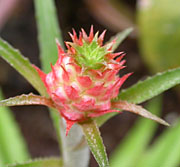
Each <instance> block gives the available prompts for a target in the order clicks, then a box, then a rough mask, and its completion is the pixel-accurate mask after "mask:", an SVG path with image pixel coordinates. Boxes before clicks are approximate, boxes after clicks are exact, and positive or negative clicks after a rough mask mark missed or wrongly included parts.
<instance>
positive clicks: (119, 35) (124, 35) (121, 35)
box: [107, 28, 133, 51]
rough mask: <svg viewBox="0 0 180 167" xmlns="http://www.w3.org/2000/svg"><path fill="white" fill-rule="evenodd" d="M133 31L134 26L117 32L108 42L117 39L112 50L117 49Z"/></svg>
mask: <svg viewBox="0 0 180 167" xmlns="http://www.w3.org/2000/svg"><path fill="white" fill-rule="evenodd" d="M132 31H133V28H127V29H125V30H124V31H122V32H119V33H117V34H116V35H115V36H113V37H111V39H110V40H109V41H108V42H107V43H109V42H111V41H113V40H116V43H115V44H114V45H113V47H112V51H115V50H116V49H117V48H118V46H119V45H120V44H121V43H122V42H123V41H124V39H125V38H127V36H128V35H129V34H130V33H131V32H132Z"/></svg>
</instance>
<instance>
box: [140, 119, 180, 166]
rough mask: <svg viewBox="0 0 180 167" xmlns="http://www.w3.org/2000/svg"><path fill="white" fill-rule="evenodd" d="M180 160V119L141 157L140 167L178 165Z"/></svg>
mask: <svg viewBox="0 0 180 167" xmlns="http://www.w3.org/2000/svg"><path fill="white" fill-rule="evenodd" d="M179 162H180V119H179V120H178V122H177V123H176V124H175V125H174V126H171V127H170V128H169V129H168V130H166V131H165V132H164V133H163V134H162V135H161V136H160V137H159V139H157V140H156V142H155V143H154V144H153V145H152V146H151V147H150V149H149V150H148V151H147V152H146V154H144V156H142V157H141V159H140V161H139V163H138V164H137V166H138V167H144V166H146V167H159V166H163V167H177V166H179Z"/></svg>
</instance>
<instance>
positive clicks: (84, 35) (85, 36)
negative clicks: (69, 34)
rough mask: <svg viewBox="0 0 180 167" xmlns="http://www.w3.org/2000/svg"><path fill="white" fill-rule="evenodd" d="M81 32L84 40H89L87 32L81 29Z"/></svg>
mask: <svg viewBox="0 0 180 167" xmlns="http://www.w3.org/2000/svg"><path fill="white" fill-rule="evenodd" d="M81 31H82V37H83V39H84V40H85V41H87V40H88V36H87V34H86V32H85V31H84V29H83V28H82V29H81Z"/></svg>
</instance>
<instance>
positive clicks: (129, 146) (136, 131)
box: [110, 96, 162, 167]
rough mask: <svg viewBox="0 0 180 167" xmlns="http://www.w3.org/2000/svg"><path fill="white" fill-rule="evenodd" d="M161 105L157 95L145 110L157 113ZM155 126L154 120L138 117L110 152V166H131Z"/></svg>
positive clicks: (135, 161)
mask: <svg viewBox="0 0 180 167" xmlns="http://www.w3.org/2000/svg"><path fill="white" fill-rule="evenodd" d="M161 105H162V102H161V97H159V96H158V97H156V98H155V99H153V100H151V101H150V102H149V104H148V106H147V110H148V111H150V112H151V113H153V114H156V115H159V113H160V111H161ZM156 127H157V123H156V122H154V121H151V120H147V119H144V118H139V119H138V120H137V121H136V123H135V125H133V127H132V129H131V130H130V131H129V132H128V134H127V136H126V137H125V138H124V139H123V141H122V142H121V143H120V145H119V146H118V147H117V148H116V149H115V151H114V153H113V154H112V156H111V158H110V164H111V167H121V166H125V167H132V166H134V165H135V164H137V161H138V160H139V158H141V156H142V155H143V153H144V151H145V149H146V147H147V145H148V144H149V142H150V140H151V139H152V137H153V135H154V131H155V129H156Z"/></svg>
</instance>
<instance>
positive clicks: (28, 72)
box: [0, 38, 47, 95]
mask: <svg viewBox="0 0 180 167" xmlns="http://www.w3.org/2000/svg"><path fill="white" fill-rule="evenodd" d="M0 56H1V57H2V58H3V59H4V60H6V61H7V62H8V63H9V64H10V65H11V66H12V67H14V68H15V69H16V70H17V71H18V72H19V73H20V74H21V75H22V76H23V77H24V78H25V79H26V80H27V81H28V82H29V83H31V85H32V86H33V87H34V88H35V89H36V90H37V91H39V92H40V93H41V94H43V95H47V93H46V88H45V86H44V84H43V82H42V81H41V79H40V77H39V75H38V73H37V71H36V70H35V69H34V67H33V66H32V64H31V63H30V62H29V60H28V59H27V58H25V57H23V56H22V55H21V53H20V52H19V51H18V50H16V49H14V48H13V47H11V46H10V45H9V44H8V43H7V42H5V41H4V40H3V39H1V38H0Z"/></svg>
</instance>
